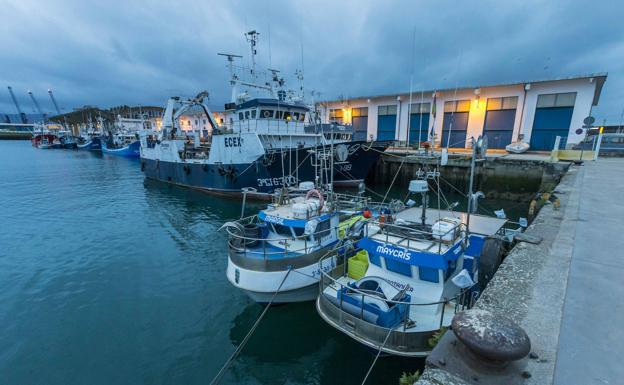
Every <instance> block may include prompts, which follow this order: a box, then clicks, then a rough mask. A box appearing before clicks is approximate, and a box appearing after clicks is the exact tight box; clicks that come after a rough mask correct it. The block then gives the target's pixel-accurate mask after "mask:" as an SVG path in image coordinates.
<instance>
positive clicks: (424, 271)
mask: <svg viewBox="0 0 624 385" xmlns="http://www.w3.org/2000/svg"><path fill="white" fill-rule="evenodd" d="M418 277H419V278H420V280H421V281H427V282H434V283H439V282H440V274H439V272H438V269H432V268H430V267H424V266H418Z"/></svg>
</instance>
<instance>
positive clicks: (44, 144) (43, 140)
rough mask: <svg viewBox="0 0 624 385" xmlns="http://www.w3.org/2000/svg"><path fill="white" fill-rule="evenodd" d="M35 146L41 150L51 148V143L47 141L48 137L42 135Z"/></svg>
mask: <svg viewBox="0 0 624 385" xmlns="http://www.w3.org/2000/svg"><path fill="white" fill-rule="evenodd" d="M36 147H37V148H40V149H42V150H47V149H50V148H52V143H50V142H49V141H48V138H47V137H45V136H44V137H42V138H41V139H40V140H39V141H38V143H37V146H36Z"/></svg>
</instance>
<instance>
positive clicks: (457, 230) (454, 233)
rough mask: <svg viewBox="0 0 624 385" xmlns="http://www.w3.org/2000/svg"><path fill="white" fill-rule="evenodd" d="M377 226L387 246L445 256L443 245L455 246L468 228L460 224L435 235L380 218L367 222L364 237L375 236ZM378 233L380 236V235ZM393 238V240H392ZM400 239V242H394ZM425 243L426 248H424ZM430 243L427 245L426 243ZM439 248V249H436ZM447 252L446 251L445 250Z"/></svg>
mask: <svg viewBox="0 0 624 385" xmlns="http://www.w3.org/2000/svg"><path fill="white" fill-rule="evenodd" d="M373 226H375V227H376V228H379V233H381V234H382V236H385V240H384V242H385V244H387V245H392V246H397V247H400V248H406V249H410V250H418V251H423V252H428V253H434V252H435V253H437V254H443V250H442V247H443V245H445V244H447V245H450V244H453V243H455V242H456V241H457V240H458V238H461V237H462V236H463V234H466V230H467V227H466V225H465V224H464V223H458V224H457V225H456V226H453V227H452V228H451V229H449V230H448V231H446V232H444V233H435V234H434V233H433V232H432V231H428V230H423V229H419V228H417V227H410V226H406V225H403V224H401V225H399V224H396V223H388V222H386V221H384V220H382V219H381V217H380V218H378V219H374V220H369V221H367V223H366V225H365V227H364V236H365V237H369V235H375V234H371V233H370V229H371V227H373ZM379 233H378V234H379ZM448 235H451V237H450V240H448V241H447V240H445V239H447V238H448V237H447V236H448ZM391 237H392V238H391ZM393 238H398V239H399V240H398V241H395V240H393ZM423 241H426V242H425V245H426V246H425V247H423V246H422V245H423ZM410 242H411V243H410ZM427 242H429V244H428V245H427V244H426V243H427ZM436 246H437V247H436ZM435 249H437V250H435ZM444 251H446V249H445V250H444Z"/></svg>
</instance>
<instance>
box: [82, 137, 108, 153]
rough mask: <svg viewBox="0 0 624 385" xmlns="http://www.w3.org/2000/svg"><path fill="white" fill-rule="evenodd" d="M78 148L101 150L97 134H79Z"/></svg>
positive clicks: (100, 141) (100, 142)
mask: <svg viewBox="0 0 624 385" xmlns="http://www.w3.org/2000/svg"><path fill="white" fill-rule="evenodd" d="M77 145H78V148H79V149H80V150H92V151H101V150H102V140H101V139H100V137H99V136H91V135H88V136H81V137H79V138H78V144H77Z"/></svg>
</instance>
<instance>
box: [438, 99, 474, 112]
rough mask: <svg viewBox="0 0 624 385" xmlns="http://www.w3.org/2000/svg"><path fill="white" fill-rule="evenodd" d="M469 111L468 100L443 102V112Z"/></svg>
mask: <svg viewBox="0 0 624 385" xmlns="http://www.w3.org/2000/svg"><path fill="white" fill-rule="evenodd" d="M468 111H470V100H452V101H450V102H444V112H468Z"/></svg>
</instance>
